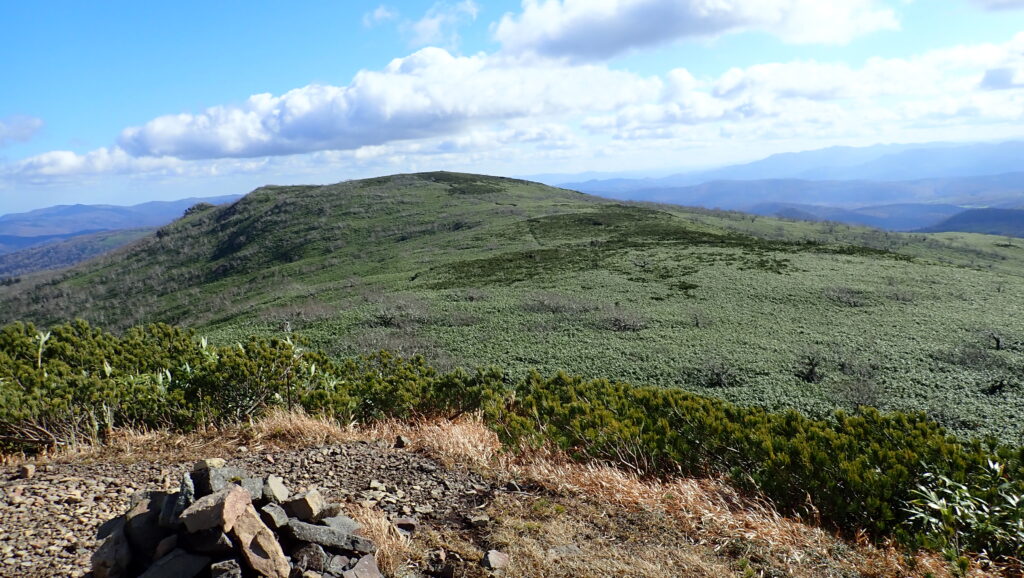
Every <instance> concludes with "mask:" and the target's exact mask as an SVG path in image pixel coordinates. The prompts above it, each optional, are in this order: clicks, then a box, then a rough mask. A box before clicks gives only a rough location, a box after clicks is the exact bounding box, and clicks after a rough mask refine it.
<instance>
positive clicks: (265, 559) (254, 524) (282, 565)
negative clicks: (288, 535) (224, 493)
mask: <svg viewBox="0 0 1024 578" xmlns="http://www.w3.org/2000/svg"><path fill="white" fill-rule="evenodd" d="M286 527H288V526H286ZM231 536H232V537H233V538H234V539H235V542H236V543H237V544H238V549H239V551H241V553H242V559H243V560H244V561H245V563H246V564H247V565H248V566H249V567H250V568H252V570H253V571H254V572H256V573H257V574H259V575H260V576H267V577H268V578H288V574H289V572H290V571H291V566H290V565H289V564H288V559H287V558H285V556H284V551H282V550H281V544H279V543H278V541H277V537H276V536H274V533H273V532H271V531H270V528H267V527H266V525H264V524H263V522H262V521H260V516H259V514H257V513H256V510H255V509H254V508H253V507H252V505H251V504H250V505H249V506H248V507H247V508H246V509H245V511H244V512H243V513H242V514H241V515H240V516H238V519H237V520H236V521H235V525H234V527H232V528H231Z"/></svg>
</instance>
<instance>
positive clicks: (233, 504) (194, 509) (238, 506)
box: [181, 485, 251, 532]
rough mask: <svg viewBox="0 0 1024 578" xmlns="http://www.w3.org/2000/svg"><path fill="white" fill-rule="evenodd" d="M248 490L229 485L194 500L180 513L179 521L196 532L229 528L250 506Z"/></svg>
mask: <svg viewBox="0 0 1024 578" xmlns="http://www.w3.org/2000/svg"><path fill="white" fill-rule="evenodd" d="M250 505H251V499H250V494H249V492H247V491H245V490H244V489H242V488H241V487H240V486H235V485H231V486H229V487H227V488H225V489H223V490H221V491H219V492H217V493H214V494H210V495H208V496H204V497H202V498H199V499H198V500H196V501H195V503H194V504H192V505H191V506H189V507H188V508H187V509H186V510H185V511H184V512H182V513H181V521H182V523H183V524H185V528H186V529H187V530H188V531H189V532H198V531H199V530H207V529H210V528H215V527H220V528H221V529H223V531H225V532H228V531H230V530H231V528H232V526H233V525H234V523H235V520H236V519H237V518H238V516H240V515H241V514H242V512H244V511H245V510H246V508H248V507H250Z"/></svg>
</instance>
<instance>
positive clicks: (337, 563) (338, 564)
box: [326, 556, 352, 574]
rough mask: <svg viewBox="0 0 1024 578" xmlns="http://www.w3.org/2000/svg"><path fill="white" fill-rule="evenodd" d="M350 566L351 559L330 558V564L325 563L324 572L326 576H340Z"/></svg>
mask: <svg viewBox="0 0 1024 578" xmlns="http://www.w3.org/2000/svg"><path fill="white" fill-rule="evenodd" d="M351 566H352V559H351V558H349V557H348V556H332V557H331V560H330V562H328V563H327V568H326V571H327V573H328V574H341V573H342V572H344V571H345V570H348V569H349V568H350V567H351Z"/></svg>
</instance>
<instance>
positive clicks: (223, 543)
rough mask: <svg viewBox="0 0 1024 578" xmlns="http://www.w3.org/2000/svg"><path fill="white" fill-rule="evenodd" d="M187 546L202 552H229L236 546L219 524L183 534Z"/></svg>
mask: <svg viewBox="0 0 1024 578" xmlns="http://www.w3.org/2000/svg"><path fill="white" fill-rule="evenodd" d="M183 540H184V542H185V546H186V547H187V548H188V549H189V550H191V551H192V552H198V553H200V554H227V553H228V552H230V551H231V550H232V549H233V548H234V544H232V543H231V538H229V537H228V535H227V534H225V533H224V531H223V530H221V529H220V527H218V526H214V527H213V528H207V529H205V530H199V531H198V532H193V533H191V534H185V535H184V536H183Z"/></svg>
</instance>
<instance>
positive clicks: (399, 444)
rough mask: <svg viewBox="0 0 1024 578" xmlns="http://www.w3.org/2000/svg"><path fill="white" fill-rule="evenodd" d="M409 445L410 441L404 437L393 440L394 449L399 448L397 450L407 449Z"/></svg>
mask: <svg viewBox="0 0 1024 578" xmlns="http://www.w3.org/2000/svg"><path fill="white" fill-rule="evenodd" d="M411 445H412V440H411V439H409V438H407V437H405V436H398V437H396V438H395V447H396V448H399V449H401V448H407V447H409V446H411Z"/></svg>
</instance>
